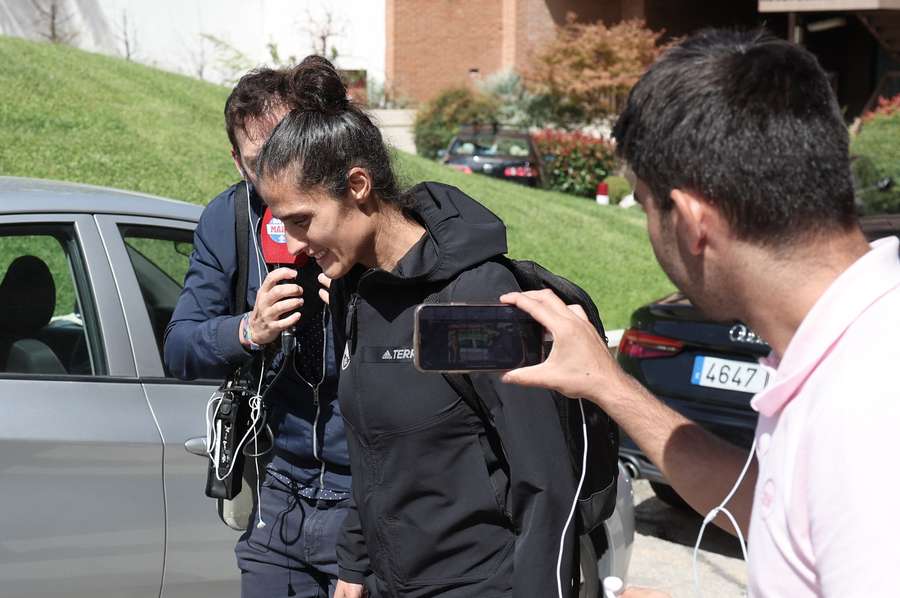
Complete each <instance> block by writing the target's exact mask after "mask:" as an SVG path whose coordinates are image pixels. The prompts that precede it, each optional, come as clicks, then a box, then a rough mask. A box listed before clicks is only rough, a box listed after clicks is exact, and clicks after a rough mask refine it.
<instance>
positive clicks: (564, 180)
mask: <svg viewBox="0 0 900 598" xmlns="http://www.w3.org/2000/svg"><path fill="white" fill-rule="evenodd" d="M533 138H534V143H535V145H536V146H537V150H538V153H539V154H541V155H542V156H550V157H551V159H549V160H548V161H547V162H545V165H544V186H545V187H547V188H548V189H552V190H554V191H562V192H563V193H571V194H573V195H581V196H584V197H594V194H595V193H596V191H597V183H600V182H602V181H603V179H605V178H606V177H607V176H609V175H610V174H612V172H613V171H614V170H615V168H616V165H617V159H616V152H615V145H613V143H612V142H611V141H607V140H605V139H600V138H598V137H592V136H590V135H585V134H584V133H577V132H575V133H570V132H566V131H556V130H552V129H545V130H543V131H539V132H538V133H535V134H534V135H533Z"/></svg>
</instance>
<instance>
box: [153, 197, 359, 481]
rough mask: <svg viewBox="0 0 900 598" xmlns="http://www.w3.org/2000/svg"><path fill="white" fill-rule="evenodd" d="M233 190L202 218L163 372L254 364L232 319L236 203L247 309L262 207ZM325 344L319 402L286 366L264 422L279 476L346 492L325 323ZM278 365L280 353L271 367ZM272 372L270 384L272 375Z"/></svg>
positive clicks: (254, 283)
mask: <svg viewBox="0 0 900 598" xmlns="http://www.w3.org/2000/svg"><path fill="white" fill-rule="evenodd" d="M236 187H237V186H236V185H235V186H232V187H230V188H228V189H226V190H225V191H224V192H222V193H221V194H220V195H218V196H217V197H216V198H215V199H213V200H212V201H211V202H210V203H209V205H208V206H207V207H206V209H205V210H204V211H203V214H202V216H200V222H199V223H198V224H197V229H196V231H195V232H194V251H193V253H192V254H191V260H190V266H189V268H188V272H187V274H186V275H185V279H184V288H183V289H182V291H181V295H180V296H179V298H178V304H177V305H176V306H175V311H174V313H173V315H172V321H171V322H169V325H168V327H167V328H166V337H165V352H164V353H165V362H166V367H167V368H168V369H169V372H170V373H171V374H172V375H174V376H176V377H178V378H181V379H182V380H193V379H196V378H213V379H224V378H225V377H226V376H227V375H228V374H229V373H230V372H231V371H233V370H234V368H235V367H237V366H240V365H244V364H246V363H248V362H249V361H250V360H251V359H252V354H251V353H249V352H248V351H246V350H245V349H244V347H243V346H242V345H241V343H240V341H239V340H238V327H239V324H240V319H241V317H240V316H235V315H231V304H232V297H233V295H234V292H235V286H236V281H237V247H236V244H235V230H234V229H235V216H234V202H235V201H236V200H238V201H248V202H249V203H250V223H251V227H250V228H251V231H249V232H248V235H250V241H249V254H250V268H249V272H248V282H247V303H248V305H253V304H254V302H255V300H256V291H257V289H258V288H259V284H260V280H261V278H265V275H266V271H267V270H266V265H265V263H264V262H263V259H262V255H261V253H260V251H259V241H258V239H259V237H258V236H257V235H258V234H259V223H260V220H261V218H262V213H263V209H264V208H263V204H262V201H261V199H260V198H259V196H258V195H257V194H256V193H255V192H253V191H252V189H251V191H250V192H249V197H248V196H247V195H243V194H242V195H241V197H237V198H236V197H235V190H236ZM254 237H255V238H254ZM254 257H255V258H256V259H254ZM325 340H326V342H325V346H324V347H323V351H324V353H325V355H324V362H325V369H326V373H325V378H324V380H323V381H322V383H321V384H320V385H319V388H318V390H319V393H318V394H319V400H318V402H316V401H315V400H314V396H313V390H312V389H311V388H310V386H309V385H308V384H306V382H304V381H303V379H302V378H300V377H299V376H298V375H297V374H296V371H295V369H294V368H292V367H287V368H286V370H285V372H284V374H283V375H282V376H281V377H280V378H279V379H278V381H277V383H276V385H275V386H273V387H271V388H269V390H268V391H267V394H266V400H267V402H268V403H269V404H270V405H271V406H272V412H271V414H270V416H269V425H270V426H271V428H272V430H273V432H274V433H275V459H274V460H273V465H274V466H276V467H277V468H278V469H280V470H285V469H286V470H287V471H284V473H286V474H288V475H290V476H291V477H293V478H294V479H295V480H296V481H298V482H300V483H302V484H306V485H310V486H319V485H322V486H324V487H325V488H328V489H330V490H338V491H349V490H350V469H349V464H350V461H349V457H348V454H347V441H346V438H345V436H344V421H343V418H342V416H341V411H340V406H339V405H338V402H337V400H336V397H337V367H336V364H335V356H334V353H335V351H334V340H333V335H332V330H331V323H330V322H328V323H327V328H326V333H325ZM302 358H303V355H297V359H302ZM283 361H284V360H283V356H282V355H281V354H278V355H277V356H276V358H275V359H274V360H273V362H274V363H273V365H272V367H273V369H274V368H278V367H280V366H281V363H282V362H283ZM288 365H290V364H288ZM271 373H272V372H271V371H270V372H268V374H267V376H266V378H267V379H271V378H272V375H271ZM314 436H315V438H314Z"/></svg>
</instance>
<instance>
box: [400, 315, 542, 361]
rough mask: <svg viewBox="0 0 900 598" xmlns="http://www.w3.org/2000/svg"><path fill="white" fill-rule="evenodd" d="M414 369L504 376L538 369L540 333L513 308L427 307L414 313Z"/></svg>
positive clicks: (535, 324) (540, 353) (533, 324)
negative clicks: (503, 373)
mask: <svg viewBox="0 0 900 598" xmlns="http://www.w3.org/2000/svg"><path fill="white" fill-rule="evenodd" d="M413 343H414V347H415V352H414V364H415V366H416V368H418V369H419V370H421V371H423V372H463V373H464V372H474V371H505V370H512V369H516V368H520V367H525V366H529V365H537V364H538V363H541V362H542V361H543V360H544V359H545V358H546V354H547V353H549V349H548V348H547V343H545V341H544V328H543V326H541V325H540V324H539V323H538V322H536V321H535V320H534V319H533V318H532V317H531V316H529V315H528V314H526V313H525V312H523V311H521V310H520V309H518V308H516V307H513V306H511V305H502V304H463V303H452V304H447V303H444V304H425V305H420V306H418V307H417V308H416V311H415V323H414V331H413Z"/></svg>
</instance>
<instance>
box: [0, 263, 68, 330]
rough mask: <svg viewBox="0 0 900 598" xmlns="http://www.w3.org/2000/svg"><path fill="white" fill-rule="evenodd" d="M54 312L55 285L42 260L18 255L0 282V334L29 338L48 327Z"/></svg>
mask: <svg viewBox="0 0 900 598" xmlns="http://www.w3.org/2000/svg"><path fill="white" fill-rule="evenodd" d="M54 309H56V285H55V284H54V283H53V275H52V274H51V273H50V268H48V267H47V264H45V263H44V260H42V259H40V258H38V257H35V256H33V255H21V256H19V257H17V258H16V259H15V260H13V263H12V264H10V265H9V268H8V269H7V270H6V275H5V276H4V277H3V282H0V334H6V335H15V336H28V335H30V334H32V333H34V332H37V331H38V330H40V329H41V328H43V327H44V326H46V325H47V322H49V321H50V318H51V317H53V310H54Z"/></svg>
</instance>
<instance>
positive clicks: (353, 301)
mask: <svg viewBox="0 0 900 598" xmlns="http://www.w3.org/2000/svg"><path fill="white" fill-rule="evenodd" d="M357 303H359V293H353V296H352V297H350V305H349V307H348V309H347V314H348V317H349V318H350V334H349V335H348V336H347V340H346V344H348V345H350V355H353V354H354V353H356V309H357ZM344 325H345V326H346V322H345V323H344Z"/></svg>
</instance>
